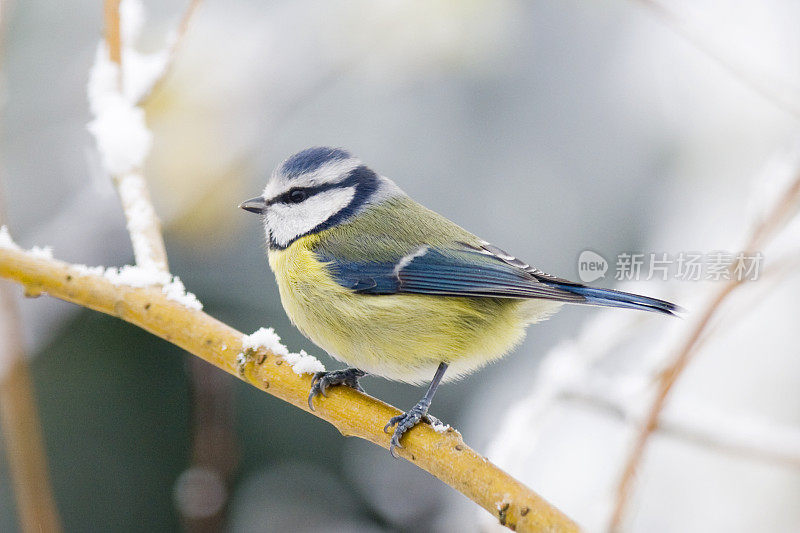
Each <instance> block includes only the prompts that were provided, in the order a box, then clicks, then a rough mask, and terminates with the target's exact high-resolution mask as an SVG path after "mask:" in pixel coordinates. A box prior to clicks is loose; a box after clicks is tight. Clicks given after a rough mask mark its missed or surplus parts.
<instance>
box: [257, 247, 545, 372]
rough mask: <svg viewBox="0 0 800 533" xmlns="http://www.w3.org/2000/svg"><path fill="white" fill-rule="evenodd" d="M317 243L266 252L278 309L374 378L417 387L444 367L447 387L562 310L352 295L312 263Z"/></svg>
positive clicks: (502, 302)
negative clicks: (443, 364)
mask: <svg viewBox="0 0 800 533" xmlns="http://www.w3.org/2000/svg"><path fill="white" fill-rule="evenodd" d="M317 239H318V237H317V236H315V235H309V236H306V237H302V238H300V239H298V240H296V241H295V242H294V243H292V245H291V246H289V247H288V248H287V249H285V250H270V252H269V264H270V267H271V268H272V270H273V272H275V277H276V279H277V281H278V288H279V290H280V295H281V302H282V304H283V307H284V309H285V310H286V314H287V315H289V318H290V319H291V320H292V322H293V323H294V324H295V325H296V326H297V327H298V329H300V331H301V332H303V334H304V335H306V336H307V337H309V338H310V339H311V340H312V341H314V342H315V343H316V344H317V345H319V346H320V347H321V348H322V349H324V350H325V351H327V352H328V353H329V354H330V355H331V356H332V357H334V358H336V359H338V360H340V361H344V362H345V363H347V364H349V365H352V366H354V367H357V368H360V369H362V370H364V371H366V372H369V373H371V374H377V375H380V376H384V377H386V378H389V379H394V380H398V381H405V382H408V383H421V382H424V381H428V380H430V378H431V377H432V376H433V373H434V371H435V370H436V367H437V366H438V365H439V363H440V362H446V363H448V364H449V365H450V370H449V371H448V374H447V375H446V378H445V379H446V380H452V379H455V378H457V377H459V376H461V375H464V374H466V373H468V372H470V371H472V370H474V369H476V368H478V367H480V366H483V365H484V364H486V363H488V362H490V361H492V360H494V359H497V358H499V357H501V356H502V355H504V354H505V353H506V352H507V351H508V350H510V349H511V348H512V347H514V346H515V345H516V344H517V343H519V342H520V341H521V340H522V338H523V337H524V334H525V326H526V325H527V324H529V323H530V322H532V321H535V320H536V319H539V318H542V317H544V316H548V315H549V314H550V313H552V312H553V311H555V310H556V309H558V307H559V304H557V303H553V302H549V301H544V300H516V299H509V298H464V297H442V296H426V295H416V294H394V295H380V296H376V295H366V294H357V293H354V292H352V291H350V290H348V289H345V288H344V287H342V286H341V285H339V284H338V283H337V282H336V281H335V280H334V279H333V278H332V277H331V276H330V275H329V273H328V271H327V267H326V265H325V264H324V263H322V262H320V261H318V260H317V258H316V256H315V255H314V253H313V251H312V249H313V246H314V244H315V243H316V241H317Z"/></svg>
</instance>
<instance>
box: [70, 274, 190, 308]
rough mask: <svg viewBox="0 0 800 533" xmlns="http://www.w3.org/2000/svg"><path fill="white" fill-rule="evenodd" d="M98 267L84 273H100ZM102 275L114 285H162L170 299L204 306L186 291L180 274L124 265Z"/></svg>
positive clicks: (187, 305)
mask: <svg viewBox="0 0 800 533" xmlns="http://www.w3.org/2000/svg"><path fill="white" fill-rule="evenodd" d="M81 266H82V265H81ZM96 268H98V267H85V269H84V273H87V274H88V273H92V274H96V273H98V272H97V271H96V270H95V269H96ZM100 268H102V267H100ZM102 275H103V277H104V278H106V279H107V280H108V281H110V282H111V283H113V284H114V285H126V286H128V287H136V288H143V287H153V286H159V285H160V286H161V292H162V293H164V295H165V296H166V297H167V298H168V299H170V300H173V301H175V302H178V303H179V304H181V305H183V306H184V307H187V308H189V309H195V310H197V311H200V310H201V309H202V308H203V304H202V303H201V302H200V300H198V299H197V296H195V295H194V294H192V293H191V292H187V291H186V287H185V286H184V285H183V282H182V281H181V280H180V278H179V277H178V276H173V275H172V274H170V273H169V272H165V271H163V270H158V269H155V268H142V267H138V266H132V265H124V266H122V267H120V268H114V267H110V268H107V269H105V271H103V273H102Z"/></svg>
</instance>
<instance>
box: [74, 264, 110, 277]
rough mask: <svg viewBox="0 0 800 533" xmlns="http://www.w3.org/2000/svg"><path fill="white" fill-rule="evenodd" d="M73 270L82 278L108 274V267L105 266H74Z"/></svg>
mask: <svg viewBox="0 0 800 533" xmlns="http://www.w3.org/2000/svg"><path fill="white" fill-rule="evenodd" d="M72 269H73V270H76V271H77V272H78V275H81V276H102V275H103V274H105V272H106V267H103V266H93V267H90V266H87V265H81V264H77V265H72Z"/></svg>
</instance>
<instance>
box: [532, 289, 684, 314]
mask: <svg viewBox="0 0 800 533" xmlns="http://www.w3.org/2000/svg"><path fill="white" fill-rule="evenodd" d="M548 285H552V286H554V287H557V288H559V289H561V290H564V291H568V292H571V293H573V294H578V295H580V296H583V297H584V298H586V301H585V302H584V303H585V304H588V305H600V306H603V307H621V308H623V309H639V310H642V311H652V312H654V313H663V314H665V315H672V316H679V314H680V313H683V312H684V309H683V308H681V307H679V306H677V305H675V304H673V303H670V302H667V301H664V300H658V299H656V298H650V297H647V296H640V295H638V294H631V293H629V292H622V291H615V290H611V289H596V288H593V287H586V286H585V285H573V284H566V283H548Z"/></svg>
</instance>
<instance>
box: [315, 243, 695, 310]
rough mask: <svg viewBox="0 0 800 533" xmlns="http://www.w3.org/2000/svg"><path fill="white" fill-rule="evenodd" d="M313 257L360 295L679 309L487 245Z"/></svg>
mask: <svg viewBox="0 0 800 533" xmlns="http://www.w3.org/2000/svg"><path fill="white" fill-rule="evenodd" d="M316 253H317V255H318V256H319V258H320V260H321V261H324V262H325V263H327V265H328V268H329V269H330V272H331V274H332V275H333V277H334V279H336V281H337V282H338V283H339V284H340V285H342V286H343V287H346V288H348V289H351V290H353V291H355V292H358V293H362V294H374V295H380V294H398V293H409V294H429V295H439V296H471V297H485V298H543V299H547V300H554V301H559V302H564V303H579V304H589V305H599V306H603V307H622V308H627V309H639V310H643V311H654V312H658V313H664V314H668V315H675V314H677V313H679V312H682V311H683V310H682V309H681V308H680V307H678V306H676V305H674V304H672V303H670V302H666V301H664V300H658V299H655V298H649V297H647V296H640V295H637V294H630V293H626V292H621V291H614V290H611V289H597V288H592V287H587V286H585V285H581V284H579V283H575V282H572V281H568V280H566V279H562V278H558V277H555V276H551V275H549V274H545V273H544V272H542V271H540V270H537V269H535V268H533V267H531V266H530V265H528V264H525V263H523V262H522V261H520V260H518V259H516V258H515V257H513V256H510V255H508V254H507V253H506V252H504V251H503V250H501V249H499V248H497V247H495V246H492V245H491V244H488V243H484V244H483V245H481V246H480V247H476V246H472V245H469V244H466V243H456V244H455V245H454V246H453V247H448V248H442V247H430V246H426V245H422V246H420V247H418V248H417V249H415V250H413V251H411V252H410V253H408V254H407V255H405V256H403V257H400V258H398V259H397V260H393V261H353V260H347V259H342V258H340V257H337V256H336V255H335V254H334V253H332V251H331V250H328V249H326V248H325V247H324V246H323V247H321V248H319V249H317V250H316Z"/></svg>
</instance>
